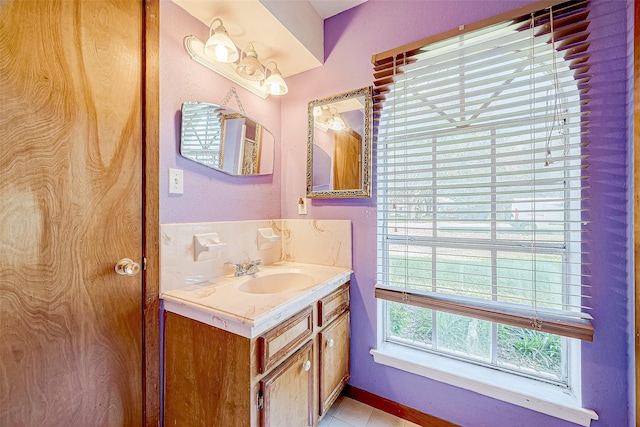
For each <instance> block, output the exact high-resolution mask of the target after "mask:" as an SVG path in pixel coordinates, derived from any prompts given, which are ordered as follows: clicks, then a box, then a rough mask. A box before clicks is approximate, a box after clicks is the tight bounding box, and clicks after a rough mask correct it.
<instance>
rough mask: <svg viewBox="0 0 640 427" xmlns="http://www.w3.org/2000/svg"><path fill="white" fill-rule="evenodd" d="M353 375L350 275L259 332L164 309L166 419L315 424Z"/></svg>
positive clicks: (269, 426) (232, 424)
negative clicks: (238, 330)
mask: <svg viewBox="0 0 640 427" xmlns="http://www.w3.org/2000/svg"><path fill="white" fill-rule="evenodd" d="M323 313H324V314H323ZM348 379H349V283H348V282H347V283H345V284H344V285H342V286H340V287H339V288H338V289H336V290H335V291H333V292H331V293H330V294H329V295H327V296H325V297H323V298H321V299H320V300H318V301H316V302H314V303H313V304H311V305H309V306H307V307H305V308H303V309H302V310H300V311H299V312H298V313H296V314H294V315H293V316H290V317H289V318H287V319H285V320H283V321H282V322H280V323H279V324H278V325H276V326H275V327H273V328H272V329H270V330H268V331H267V332H265V333H263V334H262V335H260V336H259V337H256V338H254V339H249V338H245V337H242V336H240V335H237V334H234V333H232V332H228V331H225V330H222V329H218V328H216V327H213V326H209V325H207V324H204V323H201V322H198V321H196V320H192V319H189V318H186V317H183V316H180V315H178V314H175V313H171V312H165V313H164V425H166V426H173V425H178V426H185V427H189V426H220V427H222V426H224V427H258V426H260V427H284V426H287V427H289V426H295V427H299V426H302V427H304V426H316V425H317V424H318V420H319V419H320V417H321V416H322V415H323V414H324V413H326V410H327V409H328V408H329V406H330V405H331V404H332V403H333V402H334V401H335V399H336V398H337V397H338V395H339V394H340V391H341V390H342V388H343V387H344V385H345V384H346V383H347V381H348Z"/></svg>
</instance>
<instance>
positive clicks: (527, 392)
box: [371, 1, 598, 426]
mask: <svg viewBox="0 0 640 427" xmlns="http://www.w3.org/2000/svg"><path fill="white" fill-rule="evenodd" d="M541 3H544V4H545V6H544V7H548V6H550V5H556V4H559V3H562V2H557V1H555V2H538V3H535V4H532V5H531V6H530V7H531V8H532V11H533V10H540V9H541V8H544V7H541V6H540V4H541ZM532 11H528V12H526V13H529V12H532ZM518 13H519V14H521V15H522V11H521V10H519V11H518ZM504 15H505V14H503V15H500V16H498V17H495V18H494V19H492V20H491V21H492V22H489V23H486V22H481V23H475V24H472V25H469V26H467V28H465V32H466V31H471V30H473V29H479V28H483V27H485V26H488V25H490V24H492V23H497V22H501V21H505V20H508V19H512V18H513V14H512V13H511V15H510V16H509V17H506V16H504ZM461 29H462V27H461ZM461 29H459V30H461ZM454 33H455V31H453V30H452V31H451V32H448V33H445V34H442V35H440V36H436V37H437V40H438V41H439V40H444V39H446V38H448V37H451V36H452V35H458V34H454ZM431 39H433V38H431ZM425 40H429V43H430V42H432V40H430V39H425ZM425 40H421V41H418V42H415V43H413V44H410V45H406V46H403V47H401V48H397V49H395V50H391V51H387V52H383V53H382V54H379V55H380V56H381V57H382V58H387V61H388V58H389V57H391V56H394V59H393V61H394V68H395V67H396V64H395V62H396V59H395V55H397V54H398V53H400V52H401V51H404V52H414V53H415V52H417V51H418V50H420V48H421V47H422V46H425V45H426V44H429V43H427V42H425ZM376 58H377V55H374V57H373V62H374V64H376V61H377V59H376ZM409 62H410V59H409V58H407V57H403V58H402V59H400V60H399V61H398V64H399V65H398V66H402V65H403V64H407V63H409ZM387 68H389V67H388V66H387ZM394 78H395V74H394V75H393V76H390V75H388V74H387V75H386V76H382V77H381V80H385V82H384V83H382V84H381V85H378V87H383V88H385V89H388V87H389V86H391V85H393V84H394ZM576 84H578V82H577V81H576ZM381 98H382V99H384V96H382V97H381ZM577 102H578V105H579V100H578V101H577ZM379 120H380V119H379V118H378V122H379ZM378 190H379V191H380V187H379V188H378ZM569 191H575V190H569ZM571 197H572V196H569V197H565V200H567V199H571ZM578 203H579V202H578ZM494 208H495V201H493V202H492V207H491V211H492V212H495V211H494ZM580 223H581V221H578V224H580ZM378 227H380V225H378ZM434 230H435V227H434ZM577 230H578V231H576V229H575V228H574V229H569V230H565V235H569V234H572V233H575V232H578V233H580V231H579V226H578V229H577ZM494 237H495V236H494ZM402 240H405V239H402ZM574 240H575V238H574V237H570V238H569V239H565V241H569V242H571V241H574ZM412 243H413V244H416V242H415V241H414V242H412ZM384 244H385V245H389V244H390V243H389V242H385V243H384ZM421 244H424V245H428V244H429V243H428V242H427V241H422V242H421ZM574 245H581V243H580V242H579V241H578V242H577V243H574ZM501 248H502V246H500V245H495V246H494V247H493V249H494V250H499V249H501ZM483 249H486V247H483ZM545 249H546V248H545ZM548 249H549V251H551V252H554V253H557V254H561V255H562V256H563V257H564V259H567V258H569V257H572V256H575V253H576V251H573V248H567V247H562V248H548ZM378 250H379V251H381V250H382V249H381V247H379V248H378ZM578 252H579V250H578ZM378 257H379V258H381V257H380V254H379V256H378ZM388 258H389V257H387V258H386V259H387V261H388ZM378 268H379V267H378ZM579 268H580V267H578V269H579ZM563 277H564V274H563ZM564 286H566V284H565V283H564V280H563V287H564ZM376 296H378V295H376ZM582 297H583V295H582V294H581V295H580V296H578V298H582ZM388 304H389V301H383V300H381V299H378V300H377V308H378V310H377V312H378V317H377V319H378V328H377V332H378V338H377V340H378V343H377V348H376V349H372V350H371V354H372V355H373V356H374V361H375V362H377V363H382V364H385V365H388V366H393V367H395V368H399V369H402V370H405V371H408V372H412V373H416V374H418V375H423V376H426V377H429V378H433V379H436V380H438V381H443V382H446V383H449V384H452V385H457V386H460V387H463V388H466V389H469V390H473V391H476V392H479V393H481V394H485V395H488V396H491V397H494V398H497V399H500V400H504V401H507V402H510V403H515V404H517V405H520V406H524V407H528V408H530V409H534V410H537V411H539V412H543V413H547V414H549V415H553V416H556V417H558V418H562V419H566V420H569V421H572V422H576V423H578V424H581V425H585V426H588V425H589V424H590V421H591V420H592V419H598V417H597V414H596V413H595V412H594V411H591V410H588V409H583V408H582V407H581V396H580V383H581V367H580V365H581V351H580V348H581V345H580V342H579V341H578V340H573V339H565V340H564V341H565V342H567V345H566V351H565V352H563V354H566V357H567V360H568V361H570V363H569V366H570V368H569V371H568V372H567V385H568V386H569V388H568V389H567V388H563V387H558V386H557V385H554V384H550V383H548V382H547V383H545V382H544V381H540V379H533V380H532V379H529V378H525V377H523V376H521V375H519V374H511V373H507V372H498V373H497V374H496V370H495V369H493V368H487V367H482V366H476V367H474V368H473V369H472V371H475V373H474V374H472V375H465V374H462V375H461V374H460V373H461V372H462V371H464V369H461V366H462V365H460V363H462V364H463V365H465V366H467V365H469V363H468V362H460V361H457V360H454V359H452V358H451V357H450V356H449V355H440V354H436V353H432V352H431V351H425V350H423V349H420V350H416V349H411V348H406V346H404V345H403V344H398V343H394V342H390V341H389V340H388V339H387V335H386V333H387V331H388V328H387V324H386V322H387V321H388V315H387V310H386V307H387V306H388ZM414 305H419V304H414ZM429 308H431V307H429ZM381 313H383V315H381ZM494 331H495V328H494ZM493 336H494V337H495V334H494V335H493ZM493 339H495V338H493ZM416 352H421V353H416ZM424 353H429V354H428V356H424ZM407 354H410V356H407ZM421 360H422V361H421ZM425 360H426V361H425ZM452 360H453V361H452ZM476 368H479V369H480V370H485V371H490V372H491V373H492V375H493V376H492V379H491V381H482V380H480V381H476V380H475V378H478V377H483V375H478V372H479V371H478V370H477V369H476ZM499 378H500V379H499ZM541 384H542V385H541ZM541 390H543V391H541ZM541 396H546V398H541Z"/></svg>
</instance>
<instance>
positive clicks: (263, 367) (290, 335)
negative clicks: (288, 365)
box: [258, 306, 313, 374]
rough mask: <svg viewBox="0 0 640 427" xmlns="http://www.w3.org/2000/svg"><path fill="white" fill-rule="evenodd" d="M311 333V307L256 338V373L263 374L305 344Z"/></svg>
mask: <svg viewBox="0 0 640 427" xmlns="http://www.w3.org/2000/svg"><path fill="white" fill-rule="evenodd" d="M312 332H313V307H311V306H309V307H307V308H305V309H304V310H302V311H300V312H298V313H297V314H294V315H293V316H291V317H290V318H288V319H287V320H285V321H284V322H282V323H280V324H279V325H278V326H276V327H275V328H273V329H271V330H269V331H267V332H265V333H264V334H262V335H261V336H260V337H258V355H259V356H258V358H259V360H258V372H259V373H261V374H263V373H265V372H267V371H268V370H269V369H271V368H272V367H273V366H275V365H277V364H278V362H280V361H281V360H282V359H283V358H284V357H285V356H286V355H287V354H288V353H290V352H291V351H292V350H293V349H295V348H296V347H298V346H299V345H300V344H302V343H303V342H305V341H306V340H307V339H309V337H311V334H312Z"/></svg>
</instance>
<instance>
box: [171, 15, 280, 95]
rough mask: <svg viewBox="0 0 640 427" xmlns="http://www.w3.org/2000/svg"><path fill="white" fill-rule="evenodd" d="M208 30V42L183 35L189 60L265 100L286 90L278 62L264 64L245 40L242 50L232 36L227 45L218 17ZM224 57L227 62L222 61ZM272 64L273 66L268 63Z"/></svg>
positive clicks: (223, 29) (224, 31) (225, 33)
mask: <svg viewBox="0 0 640 427" xmlns="http://www.w3.org/2000/svg"><path fill="white" fill-rule="evenodd" d="M217 21H219V22H220V25H218V26H215V27H214V24H215V22H217ZM209 33H210V34H211V36H210V37H209V39H208V40H207V43H204V42H202V41H201V40H199V39H198V38H197V37H194V36H186V37H185V38H184V48H185V50H186V51H187V52H188V53H189V56H191V59H193V60H194V61H196V62H197V63H199V64H201V65H203V66H205V67H207V68H208V69H210V70H212V71H215V72H216V73H218V74H220V75H221V76H223V77H226V78H228V79H229V80H231V81H232V82H235V83H237V84H238V85H240V86H242V87H243V88H245V89H247V90H248V91H250V92H253V93H255V94H256V95H258V96H259V97H261V98H263V99H266V98H267V97H268V96H269V95H284V94H286V93H287V92H288V91H289V88H288V87H287V84H286V83H285V81H284V79H283V78H282V73H280V70H279V69H278V65H277V64H276V63H275V62H273V61H270V62H269V63H267V67H265V66H263V65H262V64H261V63H260V61H259V60H258V54H257V53H256V51H255V49H254V47H253V44H251V43H248V44H247V46H246V47H245V50H244V51H240V52H238V49H236V48H235V44H233V42H232V41H231V39H229V41H230V42H231V43H230V44H224V43H222V42H221V40H223V39H224V37H222V36H226V37H227V38H228V36H227V30H226V29H225V28H224V26H223V25H222V21H221V20H220V19H217V18H216V19H214V20H213V22H212V23H211V27H210V28H209ZM221 46H224V47H221ZM231 46H233V48H231ZM234 49H235V51H234ZM225 52H226V53H225ZM233 52H235V55H233ZM218 53H220V55H218ZM234 57H235V60H234V61H231V58H234ZM218 58H221V59H218ZM225 58H226V61H227V62H224V60H225ZM236 61H237V62H236ZM271 64H273V65H272V66H271ZM270 66H271V68H270Z"/></svg>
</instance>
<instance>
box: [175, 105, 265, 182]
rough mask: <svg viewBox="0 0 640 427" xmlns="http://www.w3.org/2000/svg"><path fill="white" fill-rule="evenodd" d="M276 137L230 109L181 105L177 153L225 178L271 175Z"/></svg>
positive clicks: (217, 106)
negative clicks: (224, 174) (222, 174)
mask: <svg viewBox="0 0 640 427" xmlns="http://www.w3.org/2000/svg"><path fill="white" fill-rule="evenodd" d="M274 150H275V138H274V136H273V134H272V133H271V132H269V131H268V130H267V129H265V127H264V126H262V125H261V124H259V123H258V122H256V121H255V120H252V119H251V118H249V117H247V116H245V115H244V114H243V113H241V112H239V111H236V110H234V109H232V108H229V107H225V106H222V105H217V104H209V103H206V102H193V101H187V102H184V103H183V104H182V128H181V133H180V154H181V155H182V156H183V157H185V158H187V159H189V160H193V161H194V162H197V163H200V164H201V165H204V166H207V167H210V168H212V169H215V170H217V171H220V172H224V173H226V174H228V175H234V176H251V175H267V174H271V173H273V160H274Z"/></svg>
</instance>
